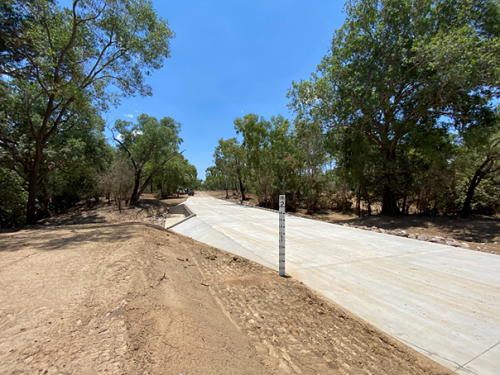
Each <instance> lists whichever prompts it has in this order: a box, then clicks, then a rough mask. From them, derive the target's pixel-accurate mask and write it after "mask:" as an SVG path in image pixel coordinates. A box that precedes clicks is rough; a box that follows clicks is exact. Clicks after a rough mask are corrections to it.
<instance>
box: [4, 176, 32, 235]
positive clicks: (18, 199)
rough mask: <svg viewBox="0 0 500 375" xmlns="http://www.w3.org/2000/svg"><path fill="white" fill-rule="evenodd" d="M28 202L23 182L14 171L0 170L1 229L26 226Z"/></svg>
mask: <svg viewBox="0 0 500 375" xmlns="http://www.w3.org/2000/svg"><path fill="white" fill-rule="evenodd" d="M27 200H28V195H27V193H26V190H25V189H23V180H22V179H21V178H20V177H19V176H17V175H16V174H15V172H14V171H12V170H9V169H7V168H0V228H12V227H19V226H21V225H22V224H24V221H25V219H26V217H25V215H26V201H27Z"/></svg>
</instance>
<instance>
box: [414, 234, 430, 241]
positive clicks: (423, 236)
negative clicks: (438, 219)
mask: <svg viewBox="0 0 500 375" xmlns="http://www.w3.org/2000/svg"><path fill="white" fill-rule="evenodd" d="M417 238H418V239H419V240H420V241H429V239H430V237H429V236H427V235H425V234H419V235H418V237H417Z"/></svg>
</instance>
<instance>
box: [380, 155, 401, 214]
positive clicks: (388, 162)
mask: <svg viewBox="0 0 500 375" xmlns="http://www.w3.org/2000/svg"><path fill="white" fill-rule="evenodd" d="M395 167H396V150H395V149H393V150H390V151H389V150H388V151H387V154H386V158H385V161H384V168H385V171H384V175H383V177H382V180H383V181H382V182H383V184H384V193H383V196H382V212H381V213H382V214H389V215H395V214H399V213H400V211H399V207H398V203H397V199H396V195H397V194H396V193H397V180H396V174H395V171H394V169H395Z"/></svg>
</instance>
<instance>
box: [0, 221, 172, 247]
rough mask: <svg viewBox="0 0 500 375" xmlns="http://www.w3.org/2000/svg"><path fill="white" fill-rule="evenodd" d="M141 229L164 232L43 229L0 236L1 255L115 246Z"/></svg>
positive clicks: (126, 227) (130, 225) (133, 227)
mask: <svg viewBox="0 0 500 375" xmlns="http://www.w3.org/2000/svg"><path fill="white" fill-rule="evenodd" d="M141 226H145V227H148V228H152V229H155V230H161V231H164V229H163V228H160V227H158V226H155V225H151V224H146V223H138V222H125V223H115V224H98V225H88V224H87V225H74V226H69V227H68V226H58V227H49V228H42V227H40V228H38V229H37V230H21V231H19V232H17V233H15V234H8V233H5V234H0V252H4V251H8V252H14V251H19V250H22V249H26V248H30V249H36V250H41V251H54V250H62V249H64V250H68V249H75V248H76V249H77V248H79V247H82V245H84V244H86V243H89V242H99V243H107V244H111V245H113V244H118V243H121V242H126V241H130V240H132V239H134V238H136V237H137V230H138V229H139V228H140V227H141Z"/></svg>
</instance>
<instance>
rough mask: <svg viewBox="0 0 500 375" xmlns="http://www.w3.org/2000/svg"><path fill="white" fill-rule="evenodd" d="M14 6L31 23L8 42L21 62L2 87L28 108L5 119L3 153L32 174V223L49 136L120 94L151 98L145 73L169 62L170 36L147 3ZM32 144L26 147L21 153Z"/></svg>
mask: <svg viewBox="0 0 500 375" xmlns="http://www.w3.org/2000/svg"><path fill="white" fill-rule="evenodd" d="M10 3H11V4H12V6H13V7H14V8H15V9H16V10H18V12H19V14H20V17H24V18H30V19H32V20H33V21H32V22H30V23H29V24H28V26H27V27H26V28H25V29H24V30H23V38H13V37H8V38H7V39H6V40H5V49H6V50H8V51H10V53H11V54H12V55H13V56H16V59H11V60H10V62H12V61H14V62H16V61H17V62H16V63H15V64H14V65H12V66H10V67H9V69H7V71H6V72H4V74H7V75H9V76H10V78H9V79H7V80H4V84H7V85H8V86H9V87H10V95H12V96H14V97H16V100H18V101H20V102H21V103H22V104H23V107H24V109H25V110H24V113H23V115H24V118H21V116H18V117H17V118H16V119H15V120H12V119H11V117H10V114H9V113H7V114H6V115H5V116H4V122H5V123H7V125H6V126H4V127H3V129H2V133H1V134H0V147H2V148H4V149H6V150H9V151H10V152H11V155H12V158H13V159H14V160H15V162H16V163H19V164H21V165H22V168H23V169H24V173H25V174H27V175H28V176H29V177H28V202H27V215H26V217H27V221H28V222H29V223H34V222H36V220H37V217H36V200H37V186H38V184H39V183H40V169H41V168H42V165H43V164H44V153H45V150H46V148H47V147H49V145H50V142H51V139H52V137H53V136H54V135H55V134H60V133H64V132H66V131H68V130H70V129H71V128H72V127H74V126H77V124H78V118H79V116H80V113H81V112H82V111H86V110H87V109H88V107H89V106H96V108H98V110H99V111H101V110H105V109H107V107H108V105H109V104H117V103H118V100H119V98H120V97H122V96H130V95H135V94H140V95H144V96H145V95H151V89H150V87H149V86H148V85H146V84H145V75H146V76H147V75H149V74H150V73H151V71H152V70H156V69H159V68H161V66H162V63H163V60H164V58H167V57H169V56H170V50H169V39H170V38H172V37H173V33H172V32H171V31H170V29H169V28H168V23H167V21H166V20H164V19H162V18H161V17H158V15H157V14H156V11H155V10H154V8H153V5H152V3H151V2H150V1H147V0H87V1H84V0H73V1H72V5H71V8H70V9H67V8H64V9H61V8H60V7H59V6H57V4H56V2H54V1H51V0H36V1H35V0H23V1H21V0H15V1H14V0H12V1H10ZM26 40H29V41H31V48H26V43H25V41H26ZM111 86H113V89H112V90H110V87H111ZM28 143H29V144H30V146H29V149H28V148H23V149H20V146H19V145H20V144H23V145H27V144H28ZM54 170H55V169H54Z"/></svg>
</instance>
